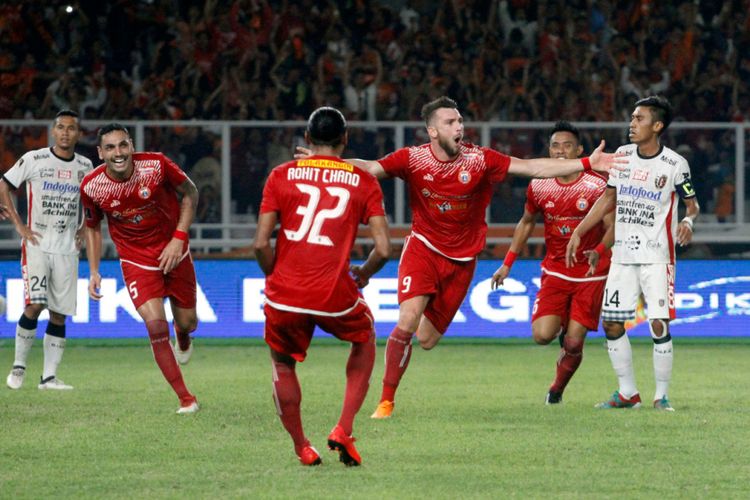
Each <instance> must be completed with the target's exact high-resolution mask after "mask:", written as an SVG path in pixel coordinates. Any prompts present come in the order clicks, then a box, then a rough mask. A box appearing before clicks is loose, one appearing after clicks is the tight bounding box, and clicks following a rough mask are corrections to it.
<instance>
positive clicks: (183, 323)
mask: <svg viewBox="0 0 750 500" xmlns="http://www.w3.org/2000/svg"><path fill="white" fill-rule="evenodd" d="M175 325H176V326H177V328H179V329H180V332H183V333H193V332H194V331H195V329H196V328H198V318H197V317H195V316H193V317H190V318H181V319H180V321H177V320H175Z"/></svg>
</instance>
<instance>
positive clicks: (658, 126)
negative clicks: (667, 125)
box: [653, 120, 664, 134]
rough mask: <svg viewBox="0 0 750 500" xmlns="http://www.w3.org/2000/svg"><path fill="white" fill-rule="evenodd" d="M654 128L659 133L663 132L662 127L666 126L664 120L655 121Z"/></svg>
mask: <svg viewBox="0 0 750 500" xmlns="http://www.w3.org/2000/svg"><path fill="white" fill-rule="evenodd" d="M653 128H654V132H656V133H657V134H659V133H661V131H662V129H663V128H664V122H663V121H661V120H659V121H657V122H654V124H653Z"/></svg>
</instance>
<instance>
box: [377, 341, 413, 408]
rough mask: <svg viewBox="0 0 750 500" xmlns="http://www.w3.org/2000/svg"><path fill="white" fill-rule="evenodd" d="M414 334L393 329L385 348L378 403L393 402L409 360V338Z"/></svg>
mask: <svg viewBox="0 0 750 500" xmlns="http://www.w3.org/2000/svg"><path fill="white" fill-rule="evenodd" d="M413 335H414V334H413V333H410V332H407V331H405V330H402V329H401V328H399V327H398V326H397V327H396V328H394V329H393V331H392V332H391V334H390V336H389V337H388V342H387V343H386V346H385V374H384V375H383V392H382V393H381V395H380V401H391V402H392V401H393V400H394V398H395V396H396V389H398V384H399V382H400V381H401V377H402V376H403V375H404V372H406V368H407V367H408V366H409V360H410V359H411V338H412V336H413Z"/></svg>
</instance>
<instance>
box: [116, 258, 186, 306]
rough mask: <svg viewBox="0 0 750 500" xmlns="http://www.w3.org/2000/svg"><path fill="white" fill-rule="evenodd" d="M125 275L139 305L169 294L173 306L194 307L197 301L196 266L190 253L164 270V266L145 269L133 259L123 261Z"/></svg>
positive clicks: (135, 301)
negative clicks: (166, 270) (162, 269)
mask: <svg viewBox="0 0 750 500" xmlns="http://www.w3.org/2000/svg"><path fill="white" fill-rule="evenodd" d="M120 267H121V268H122V278H123V280H124V281H125V286H126V287H127V288H128V292H130V300H132V301H133V305H134V306H135V308H136V309H138V308H139V307H141V306H142V305H143V304H145V303H146V302H148V301H149V300H151V299H157V298H158V299H162V298H164V297H169V300H170V301H171V303H172V305H173V306H176V307H180V308H182V309H194V308H195V303H196V288H197V287H196V283H195V267H194V266H193V259H192V258H191V257H190V255H188V256H187V257H185V258H184V259H182V261H180V263H179V264H178V265H177V267H175V268H174V269H172V271H171V272H170V273H169V274H166V275H165V274H164V273H163V272H162V271H161V270H160V269H156V270H154V269H144V268H142V267H139V266H136V265H135V264H131V263H129V262H124V261H120Z"/></svg>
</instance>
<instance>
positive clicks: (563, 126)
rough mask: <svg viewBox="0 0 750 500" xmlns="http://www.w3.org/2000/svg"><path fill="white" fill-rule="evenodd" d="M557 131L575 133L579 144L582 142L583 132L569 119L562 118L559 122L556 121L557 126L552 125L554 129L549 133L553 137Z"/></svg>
mask: <svg viewBox="0 0 750 500" xmlns="http://www.w3.org/2000/svg"><path fill="white" fill-rule="evenodd" d="M555 132H570V133H571V134H573V135H574V136H575V138H576V141H577V142H578V144H580V143H581V132H580V131H579V130H578V127H576V126H575V125H573V124H572V123H570V122H569V121H567V120H560V121H558V122H557V123H555V126H554V127H552V130H551V131H550V133H549V136H550V137H552V135H553V134H554V133H555Z"/></svg>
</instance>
